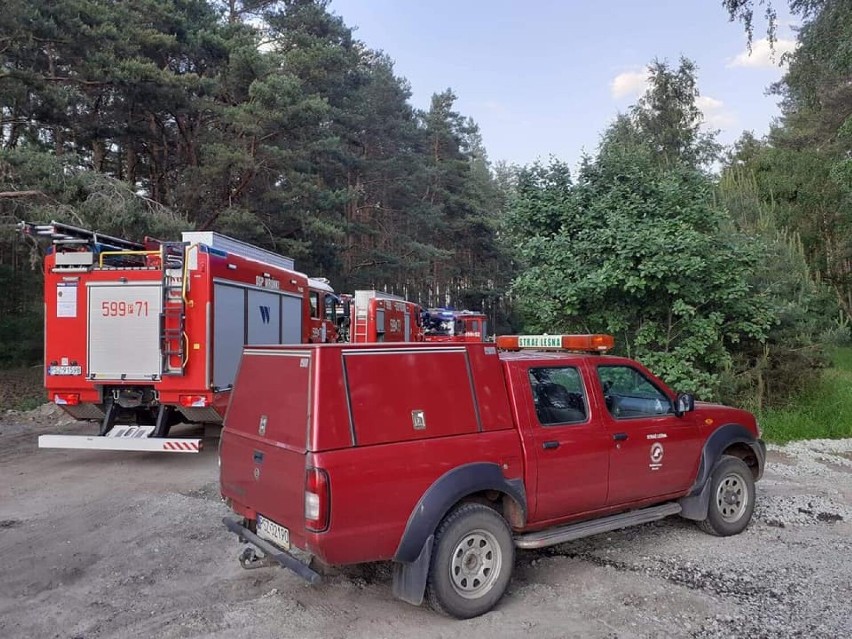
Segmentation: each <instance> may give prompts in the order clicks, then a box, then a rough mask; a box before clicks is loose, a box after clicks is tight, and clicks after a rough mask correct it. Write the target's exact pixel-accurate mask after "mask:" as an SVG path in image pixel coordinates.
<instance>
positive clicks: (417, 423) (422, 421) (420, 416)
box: [411, 410, 426, 430]
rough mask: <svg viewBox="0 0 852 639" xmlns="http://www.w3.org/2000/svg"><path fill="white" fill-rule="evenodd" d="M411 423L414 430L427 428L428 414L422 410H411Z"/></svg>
mask: <svg viewBox="0 0 852 639" xmlns="http://www.w3.org/2000/svg"><path fill="white" fill-rule="evenodd" d="M411 425H412V426H414V430H426V415H425V414H424V412H423V411H422V410H413V411H411Z"/></svg>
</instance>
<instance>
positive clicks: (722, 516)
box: [698, 455, 755, 537]
mask: <svg viewBox="0 0 852 639" xmlns="http://www.w3.org/2000/svg"><path fill="white" fill-rule="evenodd" d="M754 496H755V492H754V477H753V476H752V474H751V470H750V469H749V467H748V466H746V464H745V462H744V461H743V460H742V459H740V458H739V457H731V456H730V455H725V456H724V457H722V461H721V462H720V463H719V465H718V466H717V467H716V470H714V471H713V476H712V477H711V478H710V503H709V504H708V506H707V519H705V520H704V521H701V522H699V523H698V525H699V527H700V528H701V530H703V531H704V532H707V533H710V534H711V535H718V536H719V537H727V536H729V535H736V534H738V533H741V532H742V531H743V530H745V527H746V526H748V523H749V521H751V515H752V513H753V512H754Z"/></svg>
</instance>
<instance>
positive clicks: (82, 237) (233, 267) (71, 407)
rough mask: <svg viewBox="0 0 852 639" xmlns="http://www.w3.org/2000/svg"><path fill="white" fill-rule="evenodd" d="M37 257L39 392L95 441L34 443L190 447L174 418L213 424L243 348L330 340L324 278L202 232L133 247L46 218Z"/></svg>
mask: <svg viewBox="0 0 852 639" xmlns="http://www.w3.org/2000/svg"><path fill="white" fill-rule="evenodd" d="M21 229H22V231H23V232H24V233H26V234H29V235H33V236H35V237H37V238H48V239H50V240H51V241H52V246H51V248H50V249H49V251H48V254H47V255H46V257H45V263H44V280H45V281H44V299H45V346H44V351H45V378H44V383H45V388H46V390H47V392H48V396H49V399H50V401H52V402H54V403H56V404H58V405H60V406H61V407H62V408H63V409H64V410H65V411H66V412H67V413H69V414H70V415H71V416H73V417H75V418H76V419H81V420H91V421H99V422H100V423H101V427H100V431H99V433H98V436H94V437H88V436H85V435H76V436H73V435H71V436H69V435H42V436H41V437H40V438H39V446H40V447H42V448H95V449H97V448H100V449H108V450H152V451H170V452H198V450H199V449H200V447H201V440H200V439H187V438H169V437H168V435H169V429H170V428H171V426H172V425H173V424H175V423H178V422H181V421H183V422H195V423H221V422H222V419H223V416H224V414H225V410H226V408H227V405H228V401H229V397H230V391H231V388H232V386H233V383H234V378H235V376H236V373H237V367H238V364H239V361H240V357H241V355H242V350H243V346H244V345H246V344H294V343H310V342H313V343H323V342H335V341H337V326H338V318H337V316H336V312H337V301H338V298H337V296H336V295H335V294H334V291H333V289H332V287H331V286H330V285H329V283H328V280H325V279H319V278H309V277H307V276H306V275H304V274H302V273H300V272H298V271H296V270H294V264H293V260H291V259H290V258H287V257H284V256H282V255H278V254H275V253H272V252H270V251H266V250H264V249H261V248H258V247H256V246H252V245H249V244H246V243H244V242H241V241H239V240H235V239H232V238H229V237H226V236H223V235H219V234H217V233H212V232H204V231H192V232H185V233H183V234H182V238H181V239H182V241H181V242H161V241H158V240H153V239H150V238H146V239H145V241H144V242H142V243H137V242H131V241H127V240H124V239H121V238H116V237H110V236H107V235H103V234H100V233H95V232H92V231H88V230H85V229H81V228H77V227H73V226H69V225H66V224H60V223H56V222H51V223H50V224H44V225H42V224H29V223H22V224H21Z"/></svg>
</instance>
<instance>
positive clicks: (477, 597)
mask: <svg viewBox="0 0 852 639" xmlns="http://www.w3.org/2000/svg"><path fill="white" fill-rule="evenodd" d="M514 563H515V546H514V543H513V541H512V531H511V530H510V528H509V524H508V523H507V522H506V520H505V519H503V517H502V516H501V515H500V513H498V512H497V511H495V510H494V509H492V508H489V507H488V506H484V505H482V504H475V503H466V504H462V505H460V506H458V507H456V508H454V509H453V510H451V511H450V513H449V514H448V515H447V516H446V517H445V518H444V519H443V521H442V522H441V523H440V524H439V526H438V529H437V531H436V533H435V546H434V548H433V550H432V561H431V563H430V566H429V577H428V581H427V583H426V598H427V600H428V601H429V605H430V606H432V608H433V609H434V610H436V611H438V612H442V613H444V614H446V615H450V616H452V617H456V618H457V619H469V618H471V617H476V616H478V615H481V614H484V613H486V612H488V611H489V610H491V608H493V607H494V606H495V604H496V603H497V602H498V601H499V600H500V598H501V597H502V596H503V593H504V592H505V591H506V587H507V586H508V585H509V580H510V579H511V578H512V568H513V567H514Z"/></svg>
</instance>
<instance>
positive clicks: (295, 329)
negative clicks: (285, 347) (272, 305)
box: [281, 295, 302, 344]
mask: <svg viewBox="0 0 852 639" xmlns="http://www.w3.org/2000/svg"><path fill="white" fill-rule="evenodd" d="M281 319H282V322H281V343H282V344H301V343H302V298H300V297H296V296H295V295H282V296H281Z"/></svg>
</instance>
